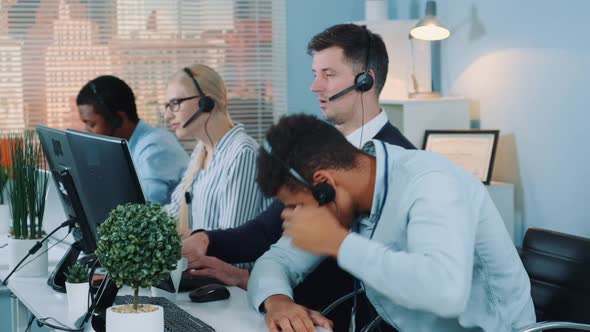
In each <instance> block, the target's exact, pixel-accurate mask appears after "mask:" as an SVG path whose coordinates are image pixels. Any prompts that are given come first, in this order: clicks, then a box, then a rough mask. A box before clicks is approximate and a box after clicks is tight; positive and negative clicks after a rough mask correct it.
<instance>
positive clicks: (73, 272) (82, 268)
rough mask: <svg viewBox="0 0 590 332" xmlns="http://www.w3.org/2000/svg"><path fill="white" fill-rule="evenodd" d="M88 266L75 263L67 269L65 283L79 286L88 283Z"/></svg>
mask: <svg viewBox="0 0 590 332" xmlns="http://www.w3.org/2000/svg"><path fill="white" fill-rule="evenodd" d="M88 272H89V271H88V266H86V265H85V264H80V263H76V264H74V265H72V266H70V268H69V269H68V272H66V273H65V275H66V281H67V282H69V283H70V284H81V283H86V282H88V276H89V273H88Z"/></svg>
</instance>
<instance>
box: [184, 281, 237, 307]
mask: <svg viewBox="0 0 590 332" xmlns="http://www.w3.org/2000/svg"><path fill="white" fill-rule="evenodd" d="M188 296H189V297H190V299H191V301H193V302H199V303H203V302H213V301H219V300H225V299H227V298H229V290H228V289H227V288H226V287H225V286H223V285H220V284H208V285H204V286H201V287H199V288H197V289H195V290H193V291H191V292H190V293H188Z"/></svg>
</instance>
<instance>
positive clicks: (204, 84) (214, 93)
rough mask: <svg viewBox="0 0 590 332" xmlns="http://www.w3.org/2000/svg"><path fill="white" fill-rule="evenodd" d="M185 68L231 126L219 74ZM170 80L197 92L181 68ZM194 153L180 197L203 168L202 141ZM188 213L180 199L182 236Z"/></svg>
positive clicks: (200, 66)
mask: <svg viewBox="0 0 590 332" xmlns="http://www.w3.org/2000/svg"><path fill="white" fill-rule="evenodd" d="M187 68H188V69H190V71H191V73H192V74H193V78H194V79H195V80H196V81H197V83H198V84H199V87H200V88H201V90H202V91H203V93H204V94H205V95H207V96H209V97H211V98H213V100H214V101H215V107H214V108H213V112H221V114H223V115H225V117H226V118H227V120H228V121H229V124H230V126H232V127H233V126H234V122H233V120H232V118H231V115H230V114H229V111H228V109H227V88H226V86H225V82H224V81H223V79H222V78H221V76H219V74H218V73H217V72H216V71H215V70H214V69H213V68H211V67H209V66H206V65H203V64H193V65H191V66H188V67H187ZM170 81H171V82H179V83H180V84H181V85H182V86H183V87H184V88H185V89H187V92H188V91H190V92H191V93H193V92H197V88H196V87H195V83H194V82H193V80H192V79H191V78H190V77H189V76H188V73H186V72H185V71H184V70H182V69H181V70H179V71H178V72H176V74H174V75H173V76H172V78H171V79H170ZM194 153H196V154H197V156H196V157H195V158H194V161H193V163H192V164H191V165H188V169H187V172H186V173H185V176H184V178H183V179H182V181H181V184H180V185H182V193H183V196H182V197H184V193H185V192H187V191H188V190H189V188H190V186H191V185H192V179H193V178H194V177H195V176H196V175H197V174H198V173H199V172H200V171H201V170H202V169H203V164H204V161H205V158H206V155H207V152H206V150H205V147H204V145H203V144H202V143H199V144H198V145H197V147H196V148H195V151H194ZM189 213H192V211H189V210H188V205H187V203H186V201H185V200H184V199H181V200H180V207H179V211H178V225H177V230H178V233H179V234H181V235H182V236H183V238H185V237H187V236H189V235H190V232H191V231H192V230H191V229H188V219H189V218H188V215H189Z"/></svg>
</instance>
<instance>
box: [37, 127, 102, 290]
mask: <svg viewBox="0 0 590 332" xmlns="http://www.w3.org/2000/svg"><path fill="white" fill-rule="evenodd" d="M37 133H38V135H39V140H40V142H41V147H42V149H43V153H44V154H45V158H46V159H47V164H48V165H49V172H50V173H51V177H52V179H53V185H54V186H55V188H56V189H57V195H58V197H59V200H60V201H61V205H62V208H63V211H64V213H65V217H66V218H67V219H70V220H73V221H74V222H75V225H74V227H73V236H74V239H75V241H76V242H74V244H72V246H71V247H70V248H69V249H68V251H67V253H66V254H65V255H64V257H63V258H62V259H61V261H60V262H59V264H58V265H57V266H56V268H55V270H54V271H53V273H52V274H51V276H50V277H49V280H48V281H47V283H48V284H49V285H50V286H51V287H52V288H54V289H55V290H57V291H60V292H65V275H64V272H65V271H67V269H68V268H69V266H71V265H72V264H74V263H75V262H76V260H77V259H78V256H79V255H80V252H81V251H83V252H84V253H87V254H89V253H92V252H94V250H95V249H96V238H95V236H94V235H93V233H92V232H91V230H90V229H91V228H90V224H89V223H88V220H87V218H86V213H85V212H84V208H83V206H82V203H81V201H80V197H79V195H78V188H80V181H79V176H78V172H77V171H76V165H75V162H74V158H73V156H72V151H71V149H70V145H69V142H68V140H67V137H66V133H65V132H64V131H61V130H57V129H53V128H49V127H45V126H37ZM63 221H65V220H62V222H63Z"/></svg>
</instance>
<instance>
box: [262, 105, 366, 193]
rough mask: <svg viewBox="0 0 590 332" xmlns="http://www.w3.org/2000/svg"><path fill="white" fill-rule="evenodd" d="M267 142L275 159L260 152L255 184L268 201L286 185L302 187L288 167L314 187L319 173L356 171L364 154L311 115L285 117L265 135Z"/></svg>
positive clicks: (337, 132) (333, 129) (266, 153)
mask: <svg viewBox="0 0 590 332" xmlns="http://www.w3.org/2000/svg"><path fill="white" fill-rule="evenodd" d="M266 141H267V142H268V144H269V145H270V147H271V148H272V152H271V154H272V155H270V154H269V153H268V152H266V151H265V150H264V148H263V147H261V148H260V152H259V154H258V160H257V165H258V172H257V179H256V180H257V182H258V186H259V187H260V190H261V191H262V193H263V194H264V195H265V196H267V197H272V196H276V194H277V192H278V190H279V188H280V187H281V186H283V185H287V186H288V187H290V188H297V186H301V184H300V183H299V182H297V181H296V180H295V179H294V178H293V177H292V176H291V175H290V174H289V170H288V169H287V167H286V166H285V164H286V165H288V167H291V168H293V169H294V170H295V171H297V172H298V173H299V174H300V175H301V176H303V178H305V179H306V180H307V181H309V182H310V183H312V180H311V179H312V177H313V173H314V172H316V171H317V170H320V169H353V168H355V167H356V165H357V156H358V154H359V153H361V152H360V150H357V148H355V147H354V146H353V145H352V144H350V143H349V142H348V141H347V140H346V138H345V137H344V136H343V135H342V133H340V132H339V131H338V129H336V128H335V127H333V126H331V125H329V124H328V123H326V122H324V121H322V120H320V119H318V118H316V117H315V116H311V115H303V114H299V115H291V116H285V117H282V118H281V119H280V120H279V122H278V123H277V124H275V125H273V126H272V127H270V129H269V130H268V131H267V132H266Z"/></svg>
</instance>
